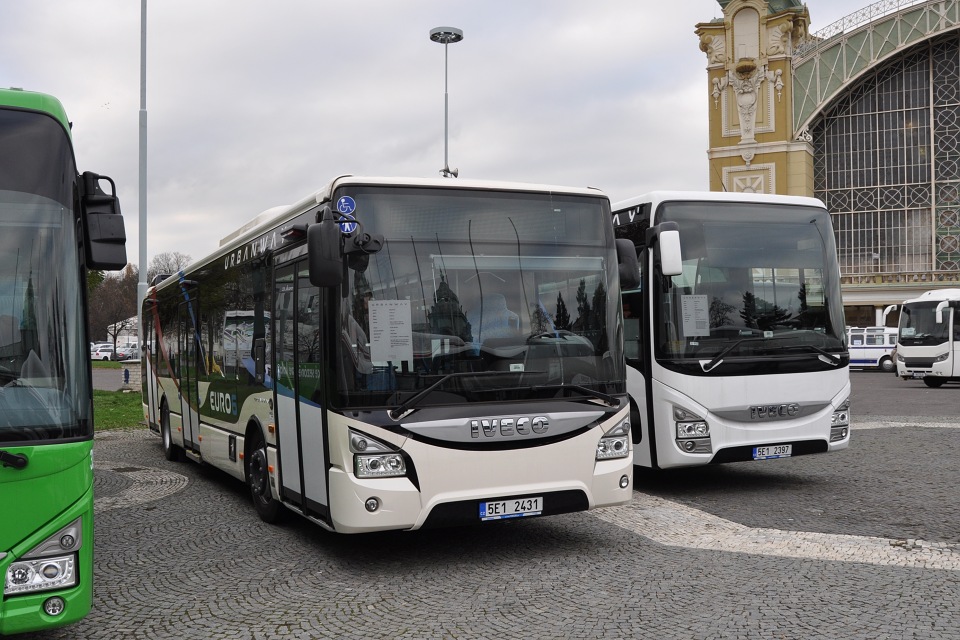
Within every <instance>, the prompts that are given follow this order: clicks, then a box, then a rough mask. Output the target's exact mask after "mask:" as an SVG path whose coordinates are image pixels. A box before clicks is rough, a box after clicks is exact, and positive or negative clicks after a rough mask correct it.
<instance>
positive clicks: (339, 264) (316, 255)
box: [307, 206, 344, 287]
mask: <svg viewBox="0 0 960 640" xmlns="http://www.w3.org/2000/svg"><path fill="white" fill-rule="evenodd" d="M317 217H318V219H319V220H318V222H316V223H315V224H312V225H310V226H309V227H307V251H308V260H307V261H308V264H309V268H310V284H312V285H314V286H317V287H336V286H337V285H339V284H340V283H341V282H343V275H344V274H343V265H344V262H343V254H342V253H341V248H340V247H341V233H340V225H339V224H337V223H336V221H334V219H333V213H332V212H331V211H330V207H326V206H325V207H324V208H323V209H321V210H320V213H319V214H317Z"/></svg>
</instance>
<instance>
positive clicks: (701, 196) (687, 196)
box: [613, 191, 826, 211]
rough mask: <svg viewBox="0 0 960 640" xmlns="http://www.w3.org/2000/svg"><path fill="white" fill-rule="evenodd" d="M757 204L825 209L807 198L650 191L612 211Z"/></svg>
mask: <svg viewBox="0 0 960 640" xmlns="http://www.w3.org/2000/svg"><path fill="white" fill-rule="evenodd" d="M669 201H686V202H758V203H767V204H794V205H802V206H806V207H820V208H821V209H823V208H826V207H824V204H823V202H822V201H821V200H818V199H817V198H809V197H807V196H784V195H778V194H767V193H730V192H727V191H650V192H649V193H645V194H643V195H639V196H636V197H633V198H628V199H626V200H621V201H620V202H615V203H614V204H613V210H614V211H621V210H623V209H629V208H630V207H635V206H637V205H638V204H645V203H648V202H649V203H650V204H651V205H652V206H653V207H654V208H656V207H657V206H659V205H660V203H661V202H669Z"/></svg>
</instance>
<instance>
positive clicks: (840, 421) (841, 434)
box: [830, 398, 850, 442]
mask: <svg viewBox="0 0 960 640" xmlns="http://www.w3.org/2000/svg"><path fill="white" fill-rule="evenodd" d="M848 435H850V399H849V398H847V399H846V400H844V401H843V402H842V403H841V404H840V406H839V407H837V408H836V409H834V410H833V415H832V416H830V442H837V441H839V440H843V439H844V438H846V437H847V436H848Z"/></svg>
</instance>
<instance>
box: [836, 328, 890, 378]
mask: <svg viewBox="0 0 960 640" xmlns="http://www.w3.org/2000/svg"><path fill="white" fill-rule="evenodd" d="M847 346H848V348H849V349H850V366H851V367H863V368H866V369H881V370H883V371H887V372H889V371H893V370H894V369H895V368H896V367H897V363H896V362H894V361H893V350H894V349H896V347H897V328H896V327H847Z"/></svg>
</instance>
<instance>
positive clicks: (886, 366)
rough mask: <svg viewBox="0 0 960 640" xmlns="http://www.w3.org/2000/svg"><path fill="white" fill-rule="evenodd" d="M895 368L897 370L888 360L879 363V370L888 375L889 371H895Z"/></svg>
mask: <svg viewBox="0 0 960 640" xmlns="http://www.w3.org/2000/svg"><path fill="white" fill-rule="evenodd" d="M896 368H897V365H896V363H895V362H894V361H893V360H891V359H890V358H883V359H882V360H881V361H880V370H881V371H883V372H884V373H890V372H891V371H894V370H896Z"/></svg>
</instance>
